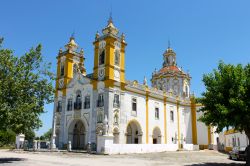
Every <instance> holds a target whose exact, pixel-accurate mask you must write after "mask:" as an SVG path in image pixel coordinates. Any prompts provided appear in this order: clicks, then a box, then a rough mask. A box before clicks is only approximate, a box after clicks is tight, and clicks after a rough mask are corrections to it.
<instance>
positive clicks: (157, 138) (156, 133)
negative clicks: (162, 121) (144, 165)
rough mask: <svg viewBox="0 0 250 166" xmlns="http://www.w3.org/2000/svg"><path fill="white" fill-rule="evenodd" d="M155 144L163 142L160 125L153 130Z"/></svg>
mask: <svg viewBox="0 0 250 166" xmlns="http://www.w3.org/2000/svg"><path fill="white" fill-rule="evenodd" d="M152 137H153V144H161V130H160V128H159V127H155V128H154V130H153V135H152Z"/></svg>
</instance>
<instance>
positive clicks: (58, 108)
mask: <svg viewBox="0 0 250 166" xmlns="http://www.w3.org/2000/svg"><path fill="white" fill-rule="evenodd" d="M57 112H62V102H61V101H58V103H57Z"/></svg>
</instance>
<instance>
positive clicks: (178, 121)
mask: <svg viewBox="0 0 250 166" xmlns="http://www.w3.org/2000/svg"><path fill="white" fill-rule="evenodd" d="M176 107H177V123H178V124H177V125H178V148H179V149H181V142H180V113H179V101H178V100H177V102H176Z"/></svg>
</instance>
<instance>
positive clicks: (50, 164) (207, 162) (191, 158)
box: [0, 150, 245, 166]
mask: <svg viewBox="0 0 250 166" xmlns="http://www.w3.org/2000/svg"><path fill="white" fill-rule="evenodd" d="M244 164H245V163H244V162H242V161H232V160H229V159H228V156H227V155H226V154H222V153H218V152H215V151H208V150H206V151H195V152H194V151H193V152H187V151H180V152H164V153H151V154H128V155H89V154H86V153H66V152H65V153H63V152H23V151H19V152H14V151H8V150H0V165H3V166H16V165H18V166H56V165H59V166H79V165H81V166H88V165H91V166H93V165H98V166H99V165H101V166H106V165H107V166H118V165H119V166H120V165H129V166H132V165H137V166H138V165H146V166H149V165H154V166H155V165H173V166H180V165H184V166H224V165H225V166H241V165H244Z"/></svg>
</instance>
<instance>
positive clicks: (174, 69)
mask: <svg viewBox="0 0 250 166" xmlns="http://www.w3.org/2000/svg"><path fill="white" fill-rule="evenodd" d="M168 72H181V69H179V68H178V67H177V66H166V67H163V68H161V69H160V70H159V72H158V73H159V74H163V73H168Z"/></svg>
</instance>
